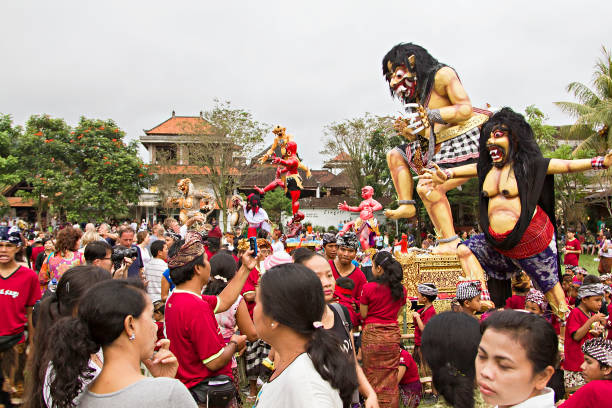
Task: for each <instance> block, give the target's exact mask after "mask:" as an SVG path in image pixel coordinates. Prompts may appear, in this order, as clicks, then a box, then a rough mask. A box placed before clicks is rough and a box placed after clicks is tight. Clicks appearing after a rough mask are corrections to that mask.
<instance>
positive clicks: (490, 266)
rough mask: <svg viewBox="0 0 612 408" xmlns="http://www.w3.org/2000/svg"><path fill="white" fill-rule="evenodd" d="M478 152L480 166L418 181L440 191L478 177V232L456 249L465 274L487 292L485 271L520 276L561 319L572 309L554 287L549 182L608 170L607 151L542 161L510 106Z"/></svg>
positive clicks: (611, 158) (433, 173) (611, 157)
mask: <svg viewBox="0 0 612 408" xmlns="http://www.w3.org/2000/svg"><path fill="white" fill-rule="evenodd" d="M479 150H480V156H479V158H478V162H477V163H474V164H468V165H464V166H460V167H454V168H450V169H448V168H447V169H442V168H436V170H428V171H427V172H426V173H425V174H424V175H423V180H425V179H427V180H431V181H433V184H434V185H437V186H440V185H444V184H446V183H448V182H449V181H452V180H455V179H460V180H465V179H467V178H471V177H478V185H479V191H480V197H479V212H480V217H479V223H480V227H481V228H482V230H483V233H482V234H478V235H476V236H474V237H472V238H470V239H468V240H467V241H465V242H463V243H461V244H460V245H459V246H458V254H459V260H460V262H461V267H462V269H463V272H464V274H465V275H466V276H467V277H468V278H472V279H478V280H480V281H481V282H482V283H483V292H484V289H485V288H486V286H484V285H486V282H485V273H486V274H487V275H488V276H491V277H494V278H497V279H509V278H510V276H511V275H512V274H513V273H516V272H519V271H520V270H524V271H525V272H526V273H527V274H528V275H529V277H530V278H531V280H532V282H533V284H534V286H536V288H537V289H540V290H541V291H542V292H544V293H545V295H546V299H547V300H548V302H549V304H550V305H551V307H552V310H553V312H554V313H555V314H557V316H559V317H560V318H562V319H564V318H565V316H566V314H567V312H568V311H569V309H568V306H567V303H566V301H565V295H564V293H563V289H562V288H561V285H560V284H559V272H560V270H559V260H558V249H557V241H556V221H555V195H554V178H553V177H554V174H561V173H571V172H580V171H587V170H591V169H605V168H608V167H609V166H610V165H612V153H608V154H607V155H606V156H605V157H601V156H600V157H594V158H592V159H577V160H561V159H547V158H544V157H543V156H542V153H541V151H540V148H539V147H538V144H537V143H536V140H535V138H534V135H533V131H532V129H531V126H529V124H528V123H527V121H526V120H525V119H524V118H523V116H522V115H520V114H518V113H515V112H514V111H512V110H511V109H510V108H503V109H501V110H500V111H499V112H497V113H495V114H494V115H493V116H492V117H491V119H490V120H489V121H488V122H487V123H486V124H485V125H484V126H483V129H482V133H481V135H480V141H479Z"/></svg>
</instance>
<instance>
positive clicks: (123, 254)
mask: <svg viewBox="0 0 612 408" xmlns="http://www.w3.org/2000/svg"><path fill="white" fill-rule="evenodd" d="M137 256H138V250H137V249H136V248H133V247H132V248H128V247H125V246H121V245H118V246H116V247H114V248H113V253H112V254H111V261H112V263H113V266H114V267H115V270H117V269H119V268H121V262H123V258H136V257H137Z"/></svg>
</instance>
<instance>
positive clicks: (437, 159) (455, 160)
mask: <svg viewBox="0 0 612 408" xmlns="http://www.w3.org/2000/svg"><path fill="white" fill-rule="evenodd" d="M479 138H480V128H479V127H475V128H472V129H470V130H468V131H467V132H465V133H463V134H462V135H459V136H457V137H454V138H452V139H449V140H446V141H444V142H442V143H439V144H436V147H435V153H434V155H433V158H430V157H428V155H429V152H428V151H427V150H426V149H422V148H421V144H420V142H419V141H414V142H410V143H405V144H403V145H401V146H398V147H396V149H397V150H398V151H399V152H400V154H401V155H402V157H404V160H406V163H408V165H409V166H410V168H411V169H412V171H414V172H415V173H417V174H421V173H423V168H424V167H425V168H427V167H430V166H431V162H434V163H436V164H437V165H438V166H440V167H441V168H452V167H457V166H462V165H464V164H470V163H475V162H476V160H477V159H478V143H479V141H478V139H479ZM417 150H418V154H417ZM417 156H419V157H417Z"/></svg>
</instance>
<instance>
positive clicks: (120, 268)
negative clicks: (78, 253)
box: [83, 241, 134, 279]
mask: <svg viewBox="0 0 612 408" xmlns="http://www.w3.org/2000/svg"><path fill="white" fill-rule="evenodd" d="M128 250H131V248H128ZM83 255H84V256H85V263H86V264H87V265H93V266H99V267H100V268H102V269H105V270H107V271H108V272H110V274H111V276H112V278H113V279H126V278H127V271H128V268H129V267H130V265H132V262H134V260H133V259H132V258H129V257H127V258H126V257H124V256H123V252H122V249H121V248H119V254H117V253H115V252H114V250H113V248H112V247H111V246H110V245H109V244H108V242H106V241H94V242H90V243H89V244H87V245H86V246H85V251H83ZM113 258H114V259H113ZM115 261H116V262H115Z"/></svg>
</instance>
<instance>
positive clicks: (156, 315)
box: [153, 300, 166, 351]
mask: <svg viewBox="0 0 612 408" xmlns="http://www.w3.org/2000/svg"><path fill="white" fill-rule="evenodd" d="M165 311H166V302H164V301H163V300H156V301H155V302H153V320H155V324H156V325H157V341H160V340H161V339H165V338H166V333H165V331H166V318H165ZM157 350H159V347H155V351H157Z"/></svg>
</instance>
